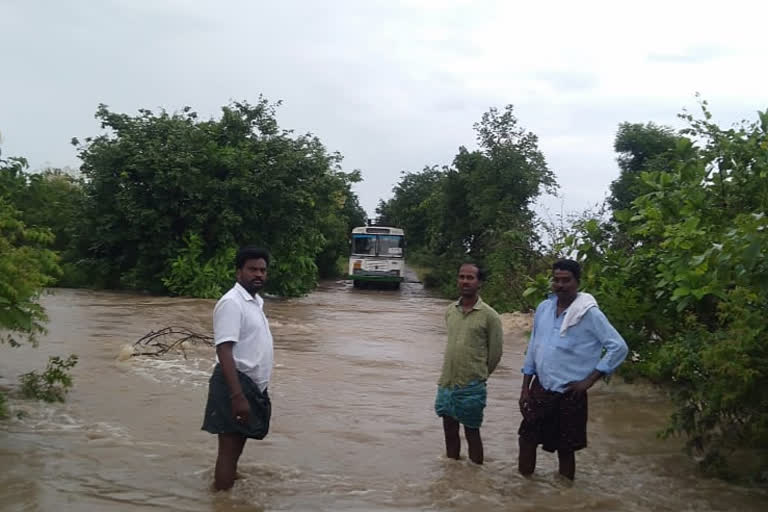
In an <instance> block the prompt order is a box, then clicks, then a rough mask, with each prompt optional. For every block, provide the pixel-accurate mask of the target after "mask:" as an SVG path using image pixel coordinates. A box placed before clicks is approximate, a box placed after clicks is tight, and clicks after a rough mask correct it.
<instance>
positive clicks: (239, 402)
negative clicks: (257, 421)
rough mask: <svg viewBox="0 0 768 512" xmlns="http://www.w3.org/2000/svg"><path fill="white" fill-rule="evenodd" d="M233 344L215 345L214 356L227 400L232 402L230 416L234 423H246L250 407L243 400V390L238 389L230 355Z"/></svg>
mask: <svg viewBox="0 0 768 512" xmlns="http://www.w3.org/2000/svg"><path fill="white" fill-rule="evenodd" d="M233 347H234V342H231V341H229V342H225V343H219V344H218V345H216V355H217V356H219V364H221V371H222V373H224V380H225V381H226V382H227V387H228V388H229V398H230V399H231V400H232V414H233V416H234V418H235V420H236V421H239V422H241V423H248V414H249V413H250V410H251V409H250V407H249V405H248V400H246V399H245V395H244V394H243V388H242V387H240V378H239V377H238V376H237V367H236V366H235V358H234V357H233V355H232V348H233Z"/></svg>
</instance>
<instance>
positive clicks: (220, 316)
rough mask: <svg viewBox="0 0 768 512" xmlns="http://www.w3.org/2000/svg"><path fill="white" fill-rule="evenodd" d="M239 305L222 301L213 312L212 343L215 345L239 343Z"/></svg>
mask: <svg viewBox="0 0 768 512" xmlns="http://www.w3.org/2000/svg"><path fill="white" fill-rule="evenodd" d="M240 316H241V310H240V305H239V304H237V303H236V302H235V301H233V300H228V299H222V300H221V301H219V303H218V304H216V307H215V308H214V310H213V342H214V344H215V345H219V344H221V343H226V342H234V343H237V342H238V341H240Z"/></svg>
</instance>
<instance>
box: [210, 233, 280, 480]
mask: <svg viewBox="0 0 768 512" xmlns="http://www.w3.org/2000/svg"><path fill="white" fill-rule="evenodd" d="M268 265H269V253H267V251H265V250H263V249H259V248H256V247H244V248H242V249H240V250H239V251H238V253H237V257H236V258H235V268H236V273H235V277H236V279H237V282H236V283H235V285H234V286H233V287H232V288H231V289H230V290H229V291H228V292H227V293H226V294H224V296H223V297H221V299H219V301H218V302H217V303H216V307H215V308H214V310H213V338H214V343H215V345H216V361H217V364H216V367H215V368H214V370H213V375H211V379H210V383H209V388H208V401H207V404H206V407H205V419H204V421H203V427H202V428H203V430H205V431H207V432H210V433H211V434H217V435H218V438H219V452H218V457H217V458H216V470H215V474H214V487H215V488H216V490H224V489H229V488H231V487H232V485H234V482H235V475H236V473H237V462H238V460H239V458H240V454H241V453H242V452H243V447H244V446H245V441H246V439H248V438H252V439H263V438H264V437H265V436H266V435H267V432H268V431H269V420H270V416H271V413H272V405H271V402H270V400H269V395H268V393H267V387H268V385H269V379H270V377H271V375H272V366H273V359H274V354H273V347H272V334H271V333H270V330H269V322H268V321H267V318H266V316H264V310H263V307H264V299H262V298H261V297H259V295H258V292H259V291H260V290H261V289H262V288H264V284H265V283H266V280H267V266H268Z"/></svg>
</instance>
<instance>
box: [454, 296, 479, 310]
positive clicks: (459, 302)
mask: <svg viewBox="0 0 768 512" xmlns="http://www.w3.org/2000/svg"><path fill="white" fill-rule="evenodd" d="M482 303H483V298H482V297H480V296H479V295H478V296H477V302H475V305H474V306H472V309H473V310H475V309H480V305H481V304H482ZM453 305H454V306H456V307H457V308H458V307H460V306H461V297H459V300H457V301H456V302H454V303H453Z"/></svg>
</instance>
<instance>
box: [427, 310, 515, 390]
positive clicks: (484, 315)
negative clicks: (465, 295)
mask: <svg viewBox="0 0 768 512" xmlns="http://www.w3.org/2000/svg"><path fill="white" fill-rule="evenodd" d="M445 324H446V327H447V328H448V343H447V344H446V346H445V356H444V359H443V371H442V373H441V374H440V380H439V381H438V382H437V384H438V386H440V387H444V388H446V387H454V386H466V385H467V384H469V383H470V382H472V381H473V380H486V379H488V376H489V375H490V374H491V373H493V370H495V369H496V365H498V364H499V361H500V360H501V351H502V346H503V344H504V333H503V330H502V328H501V318H500V317H499V314H498V313H496V311H494V309H493V308H492V307H491V306H489V305H488V304H486V303H485V302H483V301H482V299H481V298H480V297H478V298H477V302H476V303H475V305H474V307H473V308H472V309H471V310H470V311H469V312H468V313H464V311H463V310H462V307H461V299H459V300H458V301H456V302H454V303H453V304H451V305H450V306H449V307H448V311H446V312H445Z"/></svg>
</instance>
